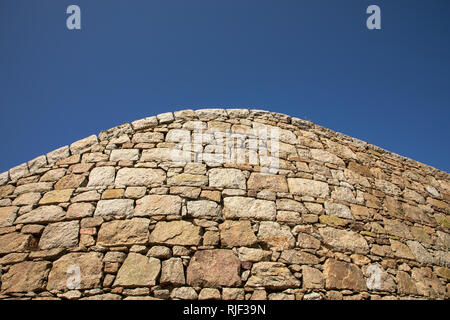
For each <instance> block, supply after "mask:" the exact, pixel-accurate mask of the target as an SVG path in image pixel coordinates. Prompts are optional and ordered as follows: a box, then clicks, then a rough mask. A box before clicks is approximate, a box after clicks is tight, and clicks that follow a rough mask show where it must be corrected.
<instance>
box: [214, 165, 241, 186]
mask: <svg viewBox="0 0 450 320" xmlns="http://www.w3.org/2000/svg"><path fill="white" fill-rule="evenodd" d="M208 177H209V186H210V187H215V188H230V189H245V188H246V184H245V176H244V174H243V173H242V171H241V170H238V169H222V168H216V169H211V170H209V173H208Z"/></svg>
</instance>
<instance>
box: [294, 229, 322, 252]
mask: <svg viewBox="0 0 450 320" xmlns="http://www.w3.org/2000/svg"><path fill="white" fill-rule="evenodd" d="M297 245H298V246H299V247H300V248H304V249H314V250H319V249H320V240H318V239H316V238H314V237H313V236H311V235H309V234H307V233H303V232H300V233H299V234H298V237H297Z"/></svg>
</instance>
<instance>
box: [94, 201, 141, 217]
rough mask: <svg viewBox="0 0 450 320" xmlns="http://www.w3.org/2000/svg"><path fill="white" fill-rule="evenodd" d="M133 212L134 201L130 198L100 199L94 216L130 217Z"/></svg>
mask: <svg viewBox="0 0 450 320" xmlns="http://www.w3.org/2000/svg"><path fill="white" fill-rule="evenodd" d="M133 213H134V201H133V200H130V199H112V200H100V201H99V202H98V203H97V208H96V209H95V212H94V216H100V217H102V216H118V217H131V216H132V215H133Z"/></svg>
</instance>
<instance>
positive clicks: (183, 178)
mask: <svg viewBox="0 0 450 320" xmlns="http://www.w3.org/2000/svg"><path fill="white" fill-rule="evenodd" d="M207 184H208V177H207V176H203V175H198V174H189V173H181V174H177V175H174V176H173V177H170V178H167V185H169V186H190V187H201V186H206V185H207Z"/></svg>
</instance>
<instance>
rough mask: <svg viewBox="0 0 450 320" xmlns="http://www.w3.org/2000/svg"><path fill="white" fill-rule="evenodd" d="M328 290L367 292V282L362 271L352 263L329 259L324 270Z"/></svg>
mask: <svg viewBox="0 0 450 320" xmlns="http://www.w3.org/2000/svg"><path fill="white" fill-rule="evenodd" d="M323 275H324V276H325V287H326V288H327V289H339V290H343V289H349V290H355V291H364V290H366V289H367V288H366V282H365V280H364V276H363V273H362V272H361V270H360V269H359V268H358V267H357V266H356V265H354V264H352V263H346V262H342V261H337V260H334V259H328V260H327V261H326V262H325V264H324V268H323Z"/></svg>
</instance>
